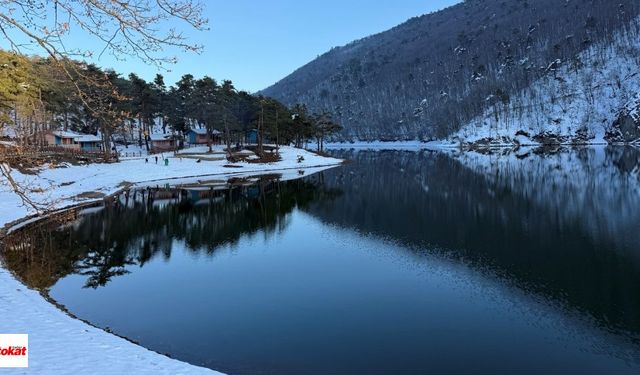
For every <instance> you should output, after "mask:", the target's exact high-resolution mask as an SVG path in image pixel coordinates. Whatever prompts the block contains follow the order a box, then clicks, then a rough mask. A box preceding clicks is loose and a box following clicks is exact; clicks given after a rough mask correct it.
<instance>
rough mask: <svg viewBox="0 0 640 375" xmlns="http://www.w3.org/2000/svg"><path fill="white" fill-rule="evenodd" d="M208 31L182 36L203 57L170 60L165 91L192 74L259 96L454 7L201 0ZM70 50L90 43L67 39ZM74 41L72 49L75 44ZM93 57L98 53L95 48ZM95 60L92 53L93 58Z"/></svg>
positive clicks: (423, 2)
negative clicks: (330, 56) (325, 57)
mask: <svg viewBox="0 0 640 375" xmlns="http://www.w3.org/2000/svg"><path fill="white" fill-rule="evenodd" d="M201 1H202V3H203V4H204V6H205V17H206V18H208V19H209V27H210V30H209V31H205V32H197V31H195V30H190V31H188V32H187V33H186V34H185V35H186V36H187V37H189V38H190V40H192V41H193V42H195V43H198V44H202V45H204V52H203V53H202V54H201V55H195V54H185V53H176V51H171V52H170V53H169V55H172V56H173V55H176V56H177V57H178V59H179V62H178V64H176V65H172V66H170V67H168V68H169V69H171V71H170V72H167V71H161V72H160V73H162V74H163V75H164V76H165V81H166V82H167V84H173V83H175V82H176V81H177V80H178V79H179V78H180V76H182V75H183V74H186V73H191V74H193V75H194V76H196V77H201V76H203V75H209V76H211V77H213V78H215V79H217V80H222V79H231V80H232V81H233V82H234V84H235V86H236V88H238V89H242V90H248V91H252V92H255V91H258V90H261V89H263V88H266V87H268V86H269V85H271V84H273V83H275V82H277V81H278V80H280V79H282V78H284V77H285V76H287V75H288V74H289V73H291V72H293V71H294V70H295V69H297V68H298V67H300V66H302V65H304V64H306V63H307V62H309V61H311V60H313V59H314V58H315V57H317V56H318V55H320V54H322V53H324V52H326V51H328V50H329V49H330V48H331V47H335V46H341V45H344V44H346V43H348V42H350V41H352V40H355V39H359V38H362V37H365V36H368V35H371V34H375V33H378V32H381V31H384V30H387V29H389V28H391V27H393V26H395V25H398V24H400V23H402V22H404V21H406V20H407V19H409V18H411V17H413V16H419V15H422V14H424V13H429V12H432V11H435V10H439V9H442V8H445V7H447V6H450V5H453V4H455V3H458V2H460V0H391V1H389V0H322V1H312V0H201ZM69 37H70V38H74V39H76V40H72V41H70V43H71V44H82V45H85V46H86V43H91V42H90V41H88V40H86V38H85V37H84V36H83V35H76V34H74V33H73V32H72V33H71V35H70V36H69ZM74 42H75V43H74ZM96 49H97V53H98V52H99V50H100V48H98V44H96ZM97 53H96V54H97ZM93 62H95V63H97V64H98V65H100V66H102V67H104V68H113V69H114V70H116V71H117V72H120V73H123V74H124V75H127V74H129V73H130V72H135V73H137V74H138V75H140V76H141V77H143V78H145V79H152V78H153V76H154V75H155V74H156V73H157V72H158V71H157V68H156V67H150V66H147V65H145V64H144V63H143V62H141V61H137V60H135V59H134V58H128V59H127V61H124V62H123V61H116V60H115V59H114V58H113V57H112V56H109V55H108V54H104V55H103V56H102V57H101V58H100V59H99V60H93Z"/></svg>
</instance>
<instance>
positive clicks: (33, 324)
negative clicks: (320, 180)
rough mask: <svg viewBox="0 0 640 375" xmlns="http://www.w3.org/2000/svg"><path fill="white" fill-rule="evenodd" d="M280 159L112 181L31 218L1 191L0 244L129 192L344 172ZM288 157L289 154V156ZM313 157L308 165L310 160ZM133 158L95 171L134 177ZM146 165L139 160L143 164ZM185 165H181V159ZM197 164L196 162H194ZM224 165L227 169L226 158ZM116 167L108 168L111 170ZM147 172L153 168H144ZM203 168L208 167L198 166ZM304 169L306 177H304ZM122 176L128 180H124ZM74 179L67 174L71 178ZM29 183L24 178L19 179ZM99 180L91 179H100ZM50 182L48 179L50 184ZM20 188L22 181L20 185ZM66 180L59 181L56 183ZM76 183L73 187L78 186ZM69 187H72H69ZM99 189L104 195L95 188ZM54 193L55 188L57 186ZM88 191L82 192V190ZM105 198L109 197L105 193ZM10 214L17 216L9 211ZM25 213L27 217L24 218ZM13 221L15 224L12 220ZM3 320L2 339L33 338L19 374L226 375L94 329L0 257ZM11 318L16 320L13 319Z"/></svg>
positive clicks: (323, 163) (317, 159) (319, 159)
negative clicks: (38, 225)
mask: <svg viewBox="0 0 640 375" xmlns="http://www.w3.org/2000/svg"><path fill="white" fill-rule="evenodd" d="M282 151H283V152H282V154H283V156H282V160H281V161H278V162H275V163H268V164H242V167H243V170H238V169H231V170H223V169H219V168H218V169H215V167H216V165H213V164H218V165H217V167H223V165H220V163H211V162H203V163H199V164H198V165H204V166H207V164H209V165H208V167H214V169H212V170H211V171H210V172H209V173H195V174H194V173H190V174H186V175H185V173H183V172H184V171H183V170H182V171H176V172H175V173H166V172H168V171H169V172H170V170H167V169H163V170H160V171H161V173H158V176H156V177H158V178H151V179H141V180H139V181H135V182H129V183H128V184H127V185H126V186H123V185H122V182H124V181H119V180H121V179H122V180H126V178H121V177H126V176H125V175H119V174H118V173H115V175H113V174H111V175H109V173H108V172H105V175H107V177H108V178H106V180H108V183H105V184H104V186H97V185H98V184H93V185H90V186H88V187H86V189H85V188H80V189H72V190H71V193H73V194H75V195H73V196H70V195H66V196H64V195H63V196H61V197H59V201H57V202H56V203H55V206H54V207H52V208H51V210H49V211H47V212H45V213H33V212H29V210H27V209H26V208H25V207H13V208H11V207H8V206H9V205H11V204H12V203H13V204H15V203H16V202H19V201H17V200H16V199H15V197H14V199H13V201H11V199H9V197H10V195H14V196H15V194H14V193H12V192H11V191H7V190H6V189H0V199H1V198H8V199H5V200H9V202H8V204H6V203H5V208H3V210H4V211H5V212H4V213H5V215H0V242H1V241H2V240H3V239H4V238H5V237H6V236H7V235H8V234H10V233H12V232H13V231H15V230H18V229H20V228H23V227H25V226H27V225H31V224H34V223H37V222H39V221H40V220H45V219H47V218H49V217H51V216H54V215H57V214H61V213H64V212H67V211H69V210H82V209H87V208H90V207H94V206H96V205H99V204H101V202H103V201H104V200H106V199H110V198H111V197H113V196H116V195H118V194H120V193H122V192H123V191H124V190H127V189H132V188H145V187H151V186H155V185H160V183H161V182H167V183H169V182H174V184H176V183H177V182H180V183H197V182H199V181H201V180H204V179H206V178H207V177H224V178H232V177H242V176H246V177H252V176H259V175H262V174H270V173H271V174H272V173H278V172H282V173H281V175H282V176H281V179H282V180H283V181H286V180H289V179H294V178H301V177H305V176H309V175H312V174H314V173H317V172H320V171H323V170H326V169H330V168H334V167H338V166H340V165H341V164H342V163H343V162H344V160H341V159H335V158H330V157H323V156H319V155H316V154H313V153H311V152H309V151H305V150H299V149H293V148H289V147H287V148H283V150H282ZM285 154H286V155H285ZM300 155H302V156H304V158H305V161H304V162H297V163H295V164H293V162H294V161H295V160H296V159H297V158H298V157H299V156H300ZM179 158H180V155H176V156H171V157H169V159H179ZM307 159H309V161H307ZM132 162H134V163H135V162H136V161H131V160H125V161H122V162H120V163H115V164H111V165H95V164H90V165H89V168H90V167H91V166H96V168H98V166H99V167H100V168H102V169H105V170H109V169H122V166H123V165H125V170H124V171H121V172H124V173H127V172H131V171H130V170H129V169H128V168H126V165H131V164H132ZM137 162H138V163H140V162H141V161H140V160H137ZM175 162H176V163H182V162H183V161H177V160H176V161H175ZM193 163H196V160H193ZM222 164H227V162H226V160H225V161H224V163H222ZM110 166H111V167H112V168H109V167H110ZM142 166H143V167H145V169H148V168H149V167H150V166H152V165H151V164H148V166H147V163H145V164H142ZM84 167H86V166H82V167H69V169H73V168H75V169H78V170H79V169H82V168H84ZM200 169H202V168H200ZM300 171H303V174H300ZM44 172H48V170H47V169H44V170H42V171H40V173H39V174H38V175H37V176H38V177H39V178H40V177H41V176H40V174H44ZM124 173H123V174H124ZM67 175H68V174H65V173H62V176H58V177H65V178H67V177H68V176H67ZM20 176H21V177H23V175H20ZM95 176H96V175H91V176H90V177H94V178H95ZM44 180H47V179H46V178H45V179H44ZM21 182H22V181H21ZM58 182H61V181H58ZM74 184H75V182H74ZM61 186H65V185H64V183H62V184H60V185H58V188H59V187H61ZM66 186H69V185H66ZM96 187H99V189H96ZM52 188H53V189H55V187H52ZM83 189H84V191H82V190H83ZM95 191H101V194H103V195H102V196H100V197H99V198H96V197H94V198H91V199H84V200H82V201H80V202H78V201H77V200H76V198H77V196H78V195H81V194H82V193H89V192H95ZM102 192H104V193H102ZM7 210H12V211H11V212H10V213H7V212H6V211H7ZM20 214H23V215H22V216H20ZM17 216H18V217H17ZM7 219H10V220H7ZM0 300H2V301H3V303H2V304H0V314H2V315H3V316H5V317H7V319H4V320H3V321H2V322H0V332H2V333H27V334H29V335H30V348H29V351H30V352H31V355H30V362H29V368H27V369H21V370H17V372H18V373H31V372H33V373H41V372H47V371H48V372H56V373H57V372H60V373H73V372H75V373H80V374H84V373H91V374H118V373H127V372H128V373H136V374H150V375H151V374H221V373H220V372H217V371H215V370H211V369H209V368H205V367H200V366H197V365H192V364H189V363H187V362H183V361H180V360H176V359H173V358H171V357H170V356H169V355H167V354H163V353H158V352H155V351H152V350H150V349H147V348H145V347H144V346H142V345H140V344H138V343H136V342H135V341H133V340H131V339H128V338H125V337H122V336H119V335H116V334H114V333H112V332H109V331H107V330H104V329H101V328H98V327H95V326H94V325H92V324H91V323H89V322H87V321H85V320H83V319H81V318H78V317H76V316H75V315H73V314H72V313H70V312H69V311H68V310H66V309H65V308H64V307H63V306H60V305H59V304H58V303H55V301H53V300H51V299H50V298H48V296H47V295H46V293H44V292H43V291H39V290H35V289H31V288H29V287H27V286H26V285H25V284H24V283H23V282H22V281H21V280H20V278H19V277H18V276H17V275H15V274H14V273H13V272H12V271H11V270H9V269H8V268H6V265H5V263H4V260H3V259H2V257H0ZM9 317H11V318H9Z"/></svg>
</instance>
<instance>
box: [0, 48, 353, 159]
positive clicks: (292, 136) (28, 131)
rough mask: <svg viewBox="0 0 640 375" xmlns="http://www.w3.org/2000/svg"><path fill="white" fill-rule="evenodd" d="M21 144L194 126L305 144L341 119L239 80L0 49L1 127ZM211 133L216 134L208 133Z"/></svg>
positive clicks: (143, 138) (145, 136) (134, 137)
mask: <svg viewBox="0 0 640 375" xmlns="http://www.w3.org/2000/svg"><path fill="white" fill-rule="evenodd" d="M3 128H4V133H5V134H10V135H13V136H15V137H16V138H18V139H20V140H21V143H22V144H23V145H32V146H42V145H44V133H45V132H46V131H49V130H73V131H80V132H84V133H92V134H97V133H100V134H102V135H103V139H104V143H105V145H104V146H105V147H104V149H105V151H106V152H107V153H108V152H109V150H110V148H111V147H110V145H111V142H112V141H116V140H117V141H125V142H136V143H140V144H146V146H147V148H148V147H149V145H148V143H149V142H148V141H149V135H150V134H153V133H164V134H167V133H173V134H183V133H184V132H186V131H187V130H189V129H193V128H198V129H206V131H207V132H208V134H209V135H212V133H213V131H214V130H217V131H220V132H222V134H223V138H224V139H225V140H226V142H227V143H228V144H230V143H231V142H232V141H241V140H242V139H243V134H244V133H245V132H246V131H248V130H252V129H256V130H257V131H258V137H259V144H261V143H262V142H263V141H265V140H266V139H268V140H269V141H270V142H273V143H275V142H278V143H279V144H290V143H295V144H296V146H299V147H301V146H302V145H303V143H304V142H307V141H309V140H314V141H317V144H318V147H319V148H321V146H322V143H323V142H322V141H323V139H324V138H325V137H326V136H327V135H329V134H332V133H333V132H335V131H337V130H339V129H340V127H339V126H338V125H337V124H336V123H334V122H333V120H332V119H331V115H330V114H329V113H326V112H321V113H310V112H308V111H307V108H306V107H305V106H302V105H294V106H292V107H291V108H289V107H287V106H285V105H283V104H282V103H280V102H279V101H277V100H275V99H272V98H269V97H265V96H260V95H252V94H250V93H248V92H246V91H242V90H237V89H236V88H235V87H234V85H233V82H231V81H229V80H224V81H222V82H218V81H216V80H215V79H213V78H211V77H208V76H205V77H203V78H195V77H194V76H193V75H191V74H186V75H184V76H183V77H182V78H181V79H180V80H179V81H178V82H176V83H175V85H173V86H168V85H167V84H166V83H165V80H164V77H163V76H162V75H161V74H157V75H156V76H155V78H154V79H153V80H152V81H149V82H148V81H145V80H144V79H142V78H140V77H139V76H138V75H136V74H135V73H131V74H129V75H128V76H127V77H124V76H122V75H120V74H119V73H117V72H115V71H113V70H104V69H101V68H100V67H98V66H96V65H92V64H86V63H82V62H77V61H71V60H65V61H53V60H52V59H45V58H40V57H24V56H21V55H18V54H15V53H13V52H6V51H0V129H3ZM209 138H212V137H209Z"/></svg>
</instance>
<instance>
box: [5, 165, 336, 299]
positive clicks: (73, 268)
mask: <svg viewBox="0 0 640 375" xmlns="http://www.w3.org/2000/svg"><path fill="white" fill-rule="evenodd" d="M321 179H322V175H316V176H314V177H310V178H307V179H304V180H302V179H299V180H294V181H288V182H282V183H281V182H279V181H278V176H269V175H268V176H260V177H259V178H256V179H253V181H249V182H248V181H246V180H237V179H234V180H230V183H229V184H227V185H224V186H225V187H224V188H222V189H221V188H220V187H219V186H218V187H216V188H215V189H214V188H208V187H206V186H204V187H203V186H202V185H198V186H186V187H184V188H182V189H170V190H166V189H158V190H156V189H154V190H150V189H148V190H136V191H132V192H127V193H126V194H122V195H121V196H120V197H118V198H117V199H116V200H114V201H112V202H108V203H107V204H106V205H105V206H104V207H100V208H98V209H89V210H85V211H70V212H66V213H63V214H62V215H56V216H54V217H53V218H52V219H51V220H47V221H42V222H38V223H37V224H35V225H32V226H30V227H28V228H26V229H24V230H19V231H16V232H15V233H14V234H13V235H12V236H9V237H8V238H7V240H6V241H5V249H4V252H3V255H4V258H5V261H6V263H7V265H8V267H9V268H10V269H12V270H13V271H15V272H16V273H17V274H18V275H19V276H20V278H21V279H22V280H23V281H24V282H26V283H27V284H28V285H29V286H31V287H33V288H37V289H40V290H47V289H48V288H50V287H51V286H53V285H54V284H55V283H56V282H57V281H58V279H60V278H63V277H65V276H66V275H69V274H77V275H83V276H86V282H85V287H89V288H97V287H100V286H105V285H106V284H107V283H108V282H109V281H111V280H112V279H113V278H114V277H117V276H122V275H125V274H128V273H130V272H131V271H130V268H131V267H129V266H138V267H143V266H144V265H145V264H146V263H147V262H149V261H150V260H152V259H154V258H156V257H161V258H162V259H163V260H165V261H169V260H170V258H171V253H172V250H173V247H174V245H175V244H176V242H177V241H179V242H180V243H181V246H182V244H185V245H186V248H187V249H188V250H189V251H191V252H193V253H204V254H213V253H214V252H215V251H216V249H218V248H219V247H220V246H222V245H228V244H235V243H236V242H237V241H238V240H239V238H240V237H241V236H243V235H250V234H253V233H256V232H258V231H260V232H261V233H262V234H263V235H264V236H270V235H272V234H273V233H276V232H279V231H282V230H284V229H285V228H286V226H287V225H288V221H287V214H289V213H290V212H291V211H292V210H293V209H294V208H303V209H304V208H305V207H306V206H308V205H309V203H310V202H311V201H313V200H315V199H321V200H326V201H330V200H332V199H334V198H335V197H337V196H339V195H340V191H338V190H333V189H324V188H323V187H322V184H321Z"/></svg>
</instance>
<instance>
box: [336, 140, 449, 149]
mask: <svg viewBox="0 0 640 375" xmlns="http://www.w3.org/2000/svg"><path fill="white" fill-rule="evenodd" d="M458 146H459V144H458V143H456V142H453V141H449V140H436V141H428V142H423V141H395V142H383V141H371V142H368V141H357V142H331V143H326V144H325V148H326V149H327V150H341V149H360V150H416V149H418V150H421V149H440V148H450V147H458Z"/></svg>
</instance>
